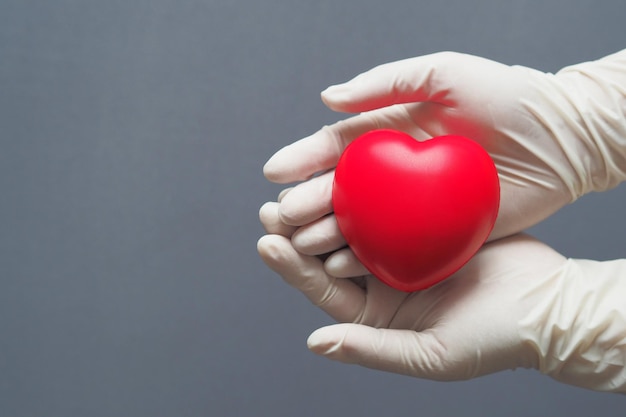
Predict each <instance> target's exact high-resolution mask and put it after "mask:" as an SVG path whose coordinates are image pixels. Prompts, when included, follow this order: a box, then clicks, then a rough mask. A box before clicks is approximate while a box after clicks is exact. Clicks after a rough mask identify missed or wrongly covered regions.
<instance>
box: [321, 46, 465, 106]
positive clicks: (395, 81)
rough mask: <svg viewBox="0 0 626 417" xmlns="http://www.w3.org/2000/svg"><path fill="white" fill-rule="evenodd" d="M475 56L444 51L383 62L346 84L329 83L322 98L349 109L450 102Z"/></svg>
mask: <svg viewBox="0 0 626 417" xmlns="http://www.w3.org/2000/svg"><path fill="white" fill-rule="evenodd" d="M473 58H474V57H470V56H469V55H463V54H458V53H452V52H443V53H436V54H431V55H424V56H421V57H417V58H410V59H404V60H401V61H396V62H391V63H388V64H383V65H380V66H377V67H375V68H373V69H371V70H369V71H366V72H364V73H362V74H360V75H358V76H356V77H355V78H353V79H352V80H350V81H348V82H346V83H344V84H339V85H334V86H331V87H328V88H327V89H326V90H324V91H323V92H322V100H323V101H324V103H325V104H326V105H327V106H328V107H329V108H331V109H332V110H335V111H342V112H348V113H358V112H364V111H369V110H373V109H379V108H382V107H387V106H391V105H393V104H402V103H414V102H426V101H433V102H437V103H440V104H447V103H449V102H448V98H447V93H448V92H449V90H450V89H451V88H452V87H453V85H454V82H455V81H456V79H457V78H458V76H459V74H461V73H462V71H463V70H462V68H463V67H464V66H462V65H461V62H463V63H466V62H467V61H469V60H472V59H473Z"/></svg>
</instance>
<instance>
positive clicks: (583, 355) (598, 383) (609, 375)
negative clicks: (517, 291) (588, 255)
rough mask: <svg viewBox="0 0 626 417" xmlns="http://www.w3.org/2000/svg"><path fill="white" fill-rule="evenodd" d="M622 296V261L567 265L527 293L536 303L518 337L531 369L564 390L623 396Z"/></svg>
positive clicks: (625, 336)
mask: <svg viewBox="0 0 626 417" xmlns="http://www.w3.org/2000/svg"><path fill="white" fill-rule="evenodd" d="M537 294H541V296H540V298H535V297H536V296H537ZM625 296H626V260H618V261H608V262H595V261H586V260H572V259H570V260H567V261H566V263H565V264H564V265H563V266H562V268H560V269H559V270H558V271H555V272H554V273H553V274H552V275H551V276H550V277H549V278H548V279H547V280H546V281H545V282H543V283H542V284H541V285H540V286H535V287H533V288H532V289H530V290H529V292H528V294H527V298H528V297H531V298H534V299H536V301H537V302H536V303H534V306H533V307H532V308H531V309H530V312H529V314H528V315H527V316H526V317H525V318H524V319H523V320H522V321H521V322H520V335H521V338H522V340H523V341H524V343H525V344H526V345H527V346H529V347H530V349H531V350H532V351H534V352H535V354H536V358H537V362H536V365H537V366H536V368H537V369H539V371H541V372H542V373H545V374H547V375H549V376H551V377H552V378H554V379H556V380H558V381H561V382H564V383H567V384H571V385H576V386H580V387H584V388H589V389H593V390H598V391H613V392H626V303H623V299H624V297H625Z"/></svg>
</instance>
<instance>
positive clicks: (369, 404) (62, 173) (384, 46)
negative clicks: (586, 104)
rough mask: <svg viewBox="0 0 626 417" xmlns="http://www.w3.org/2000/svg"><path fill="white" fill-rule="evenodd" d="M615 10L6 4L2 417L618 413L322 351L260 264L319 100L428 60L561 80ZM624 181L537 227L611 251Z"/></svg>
mask: <svg viewBox="0 0 626 417" xmlns="http://www.w3.org/2000/svg"><path fill="white" fill-rule="evenodd" d="M625 17H626V2H624V1H622V0H616V1H605V2H597V1H592V0H589V1H576V2H573V1H569V0H559V1H557V0H547V1H539V0H536V1H529V0H526V1H525V0H517V1H511V2H503V1H500V0H491V1H487V0H482V1H467V0H456V1H437V2H434V1H428V2H426V1H416V0H413V1H411V0H402V1H370V0H367V1H357V0H345V1H331V0H322V1H286V0H285V1H277V0H268V1H258V2H257V1H251V0H248V1H225V0H223V1H215V0H134V1H127V0H110V1H95V0H85V1H72V0H57V1H54V0H39V1H37V0H1V1H0V140H1V147H0V416H3V417H4V416H7V417H26V416H46V417H68V416H93V417H97V416H135V417H143V416H146V417H148V416H150V417H158V416H164V417H165V416H168V417H171V416H318V415H336V416H363V417H365V416H381V415H384V416H406V415H414V416H451V415H458V416H508V417H514V416H524V417H528V416H568V417H576V416H581V417H582V416H584V417H588V416H590V415H598V416H618V415H619V416H623V415H624V410H625V409H626V400H624V399H623V398H622V397H621V396H617V395H610V394H600V393H594V392H590V391H584V390H581V389H577V388H573V387H568V386H565V385H560V384H558V383H556V382H554V381H552V380H550V379H548V378H546V377H543V376H541V375H539V374H538V373H536V372H533V371H516V372H505V373H501V374H497V375H493V376H488V377H484V378H481V379H478V380H474V381H469V382H460V383H435V382H429V381H422V380H417V379H412V378H408V377H402V376H397V375H392V374H386V373H380V372H375V371H371V370H367V369H363V368H359V367H355V366H348V365H342V364H339V363H334V362H330V361H326V360H324V359H322V358H319V357H316V356H315V355H313V354H311V353H309V352H308V350H307V349H306V345H305V339H306V337H307V336H308V334H309V333H310V332H311V331H312V330H314V329H315V328H317V327H319V326H321V325H324V324H327V323H330V322H331V321H330V319H329V318H328V317H326V316H325V315H324V314H323V313H321V312H320V311H318V310H317V309H316V308H315V307H313V306H312V305H309V303H308V302H307V301H306V300H305V299H304V297H303V296H301V295H300V294H299V293H297V292H296V291H295V290H293V289H291V288H289V287H288V286H287V285H285V284H284V283H283V282H282V281H281V279H280V278H279V277H278V276H276V275H274V274H273V273H272V272H270V271H269V270H268V269H266V268H265V267H264V265H263V264H262V262H261V261H260V259H259V258H258V256H257V253H256V240H257V239H258V237H259V236H261V234H262V229H261V227H260V225H259V223H258V218H257V212H258V208H259V206H260V205H261V204H262V203H263V202H264V201H267V200H272V199H274V198H275V196H276V195H277V193H278V191H279V190H280V189H281V188H280V187H279V186H277V185H273V184H269V183H267V182H266V181H265V180H264V179H263V177H262V174H261V167H262V165H263V163H264V162H265V160H266V159H267V158H268V157H269V156H270V155H271V154H272V153H273V152H274V151H275V150H277V149H278V148H279V147H281V146H283V145H286V144H287V143H289V142H291V141H293V140H296V139H298V138H300V137H302V136H305V135H307V134H309V133H311V132H313V131H315V130H316V129H318V128H319V127H321V126H322V125H323V124H327V123H331V122H333V121H335V120H338V119H340V118H341V117H344V116H342V115H338V114H334V113H332V112H330V111H328V110H326V109H325V108H324V107H323V105H322V104H321V102H320V101H319V92H320V91H321V90H322V89H324V88H325V87H326V86H328V85H330V84H334V83H337V82H341V81H344V80H346V79H348V78H350V77H352V76H353V75H356V74H357V73H359V72H362V71H364V70H366V69H368V68H370V67H372V66H374V65H377V64H380V63H383V62H388V61H391V60H396V59H401V58H407V57H411V56H416V55H422V54H425V53H429V52H435V51H440V50H455V51H460V52H468V53H473V54H477V55H481V56H484V57H488V58H492V59H495V60H498V61H501V62H505V63H508V64H521V65H527V66H532V67H535V68H538V69H542V70H546V71H556V70H558V69H559V68H561V67H562V66H564V65H567V64H571V63H576V62H580V61H584V60H588V59H594V58H598V57H601V56H603V55H605V54H608V53H611V52H614V51H617V50H619V49H622V48H624V47H626V42H625V39H626V29H625V28H626V26H625V22H624V18H625ZM623 191H624V189H623V188H618V189H617V190H614V191H612V192H609V193H605V194H602V195H592V196H588V197H585V198H583V199H582V200H580V201H579V202H578V203H576V204H575V205H573V206H570V207H567V208H566V209H564V210H562V211H561V212H560V213H559V214H558V215H556V216H554V217H553V218H551V219H550V220H548V221H547V222H545V223H543V224H542V225H540V226H537V227H535V228H534V229H533V230H532V232H533V233H534V234H535V235H536V236H539V237H540V238H542V239H544V240H545V241H547V242H548V243H550V244H551V245H553V246H554V247H555V248H557V249H558V250H560V251H562V252H563V253H565V254H566V255H569V256H575V257H587V258H595V259H609V258H615V257H623V256H624V248H626V233H624V232H625V228H624V220H623V213H624V208H625V205H626V197H625V195H624V192H623Z"/></svg>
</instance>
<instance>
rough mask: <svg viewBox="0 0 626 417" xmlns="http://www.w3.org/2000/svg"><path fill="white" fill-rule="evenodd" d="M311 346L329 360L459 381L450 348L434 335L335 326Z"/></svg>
mask: <svg viewBox="0 0 626 417" xmlns="http://www.w3.org/2000/svg"><path fill="white" fill-rule="evenodd" d="M307 345H308V347H309V349H311V351H313V352H314V353H317V354H319V355H322V356H326V357H327V358H329V359H333V360H337V361H340V362H345V363H350V364H358V365H362V366H365V367H368V368H372V369H378V370H381V371H387V372H393V373H398V374H405V375H410V376H415V377H418V378H427V379H434V380H452V379H458V376H455V375H454V374H452V373H451V370H450V369H446V363H450V361H449V360H448V359H447V358H446V357H445V355H446V348H445V347H444V346H442V344H441V343H440V342H439V341H438V340H437V338H436V337H435V334H434V333H433V332H432V331H429V330H426V331H424V332H416V331H413V330H398V329H376V328H373V327H369V326H365V325H361V324H349V323H344V324H335V325H331V326H327V327H322V328H320V329H318V330H316V331H315V332H313V333H312V334H311V335H310V336H309V338H308V340H307Z"/></svg>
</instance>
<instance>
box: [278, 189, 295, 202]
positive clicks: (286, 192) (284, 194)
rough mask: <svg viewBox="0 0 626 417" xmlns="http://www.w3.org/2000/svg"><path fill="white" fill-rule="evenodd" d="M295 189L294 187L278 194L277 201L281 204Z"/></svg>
mask: <svg viewBox="0 0 626 417" xmlns="http://www.w3.org/2000/svg"><path fill="white" fill-rule="evenodd" d="M292 189H293V187H289V188H285V189H284V190H282V191H281V192H280V193H279V194H278V199H277V201H278V202H279V203H280V202H281V201H283V197H285V196H286V195H287V194H288V193H289V191H291V190H292Z"/></svg>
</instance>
